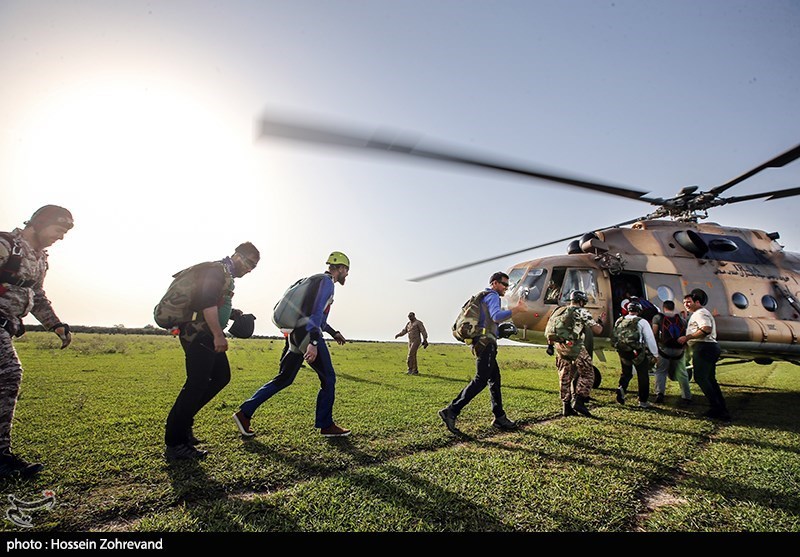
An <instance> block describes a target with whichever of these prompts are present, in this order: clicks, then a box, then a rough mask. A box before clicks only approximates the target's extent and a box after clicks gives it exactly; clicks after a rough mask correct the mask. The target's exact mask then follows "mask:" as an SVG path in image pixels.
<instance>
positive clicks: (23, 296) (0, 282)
mask: <svg viewBox="0 0 800 557" xmlns="http://www.w3.org/2000/svg"><path fill="white" fill-rule="evenodd" d="M72 226H73V221H72V214H70V212H69V211H68V210H66V209H64V208H63V207H58V206H56V205H45V206H44V207H41V208H40V209H39V210H37V211H36V212H35V213H34V214H33V216H31V218H30V220H28V221H26V222H25V228H23V229H19V228H16V229H14V230H13V231H12V232H0V478H4V477H9V476H15V475H19V476H23V477H26V476H32V475H34V474H36V473H38V472H39V471H40V470H41V469H42V468H43V466H42V465H41V464H39V463H28V462H25V461H24V460H22V459H21V458H19V457H18V456H16V455H14V454H13V453H12V452H11V422H12V421H13V418H14V409H15V408H16V405H17V396H18V395H19V388H20V382H21V381H22V365H21V364H20V361H19V358H18V357H17V353H16V351H15V350H14V345H13V343H12V337H19V336H21V335H22V334H23V333H24V332H25V328H24V326H23V324H22V318H23V317H25V316H26V315H28V313H32V314H33V316H34V317H35V318H36V319H37V320H38V321H39V322H40V323H41V324H42V325H44V327H45V328H46V329H47V330H49V331H53V332H54V333H56V334H57V335H58V336H59V338H60V339H61V348H66V347H67V346H68V345H69V343H70V342H72V335H71V334H70V331H69V325H67V324H66V323H62V322H61V320H60V319H59V318H58V316H57V315H56V314H55V312H54V311H53V308H52V306H51V305H50V300H48V299H47V296H46V295H45V292H44V290H43V284H44V277H45V274H46V273H47V252H46V251H45V248H48V247H50V246H51V245H53V244H54V243H55V242H57V241H58V240H61V239H62V238H63V237H64V235H65V234H66V233H67V232H68V231H69V230H70V229H71V228H72Z"/></svg>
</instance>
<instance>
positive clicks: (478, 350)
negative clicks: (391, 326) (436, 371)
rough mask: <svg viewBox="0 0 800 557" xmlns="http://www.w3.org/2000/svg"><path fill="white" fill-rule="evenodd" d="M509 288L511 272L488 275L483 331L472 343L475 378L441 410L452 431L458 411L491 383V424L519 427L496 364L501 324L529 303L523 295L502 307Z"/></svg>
mask: <svg viewBox="0 0 800 557" xmlns="http://www.w3.org/2000/svg"><path fill="white" fill-rule="evenodd" d="M506 290H508V275H507V274H505V273H502V272H497V273H494V274H493V275H492V276H491V277H490V278H489V288H487V289H485V290H484V292H485V294H484V295H483V297H482V300H481V311H480V318H479V319H478V324H477V330H478V331H480V334H478V335H477V336H476V337H474V338H473V339H472V342H471V343H470V344H471V345H472V353H473V354H474V355H475V362H476V364H475V365H476V368H477V369H476V372H475V377H474V378H473V379H472V381H470V382H469V384H468V385H467V386H466V387H464V389H463V390H462V391H461V392H460V393H459V395H458V396H457V397H456V398H454V399H453V401H452V402H451V403H450V404H448V405H447V406H445V407H444V408H442V409H441V410H439V417H440V418H441V419H442V421H443V422H444V424H445V426H447V429H449V430H450V431H451V432H452V433H458V429H457V428H456V418H458V415H459V413H461V411H462V410H463V409H464V407H465V406H466V405H467V404H469V403H470V401H471V400H472V399H473V398H475V396H476V395H477V394H478V393H480V392H481V391H482V390H483V389H484V388H485V387H486V386H487V385H489V394H490V395H491V399H492V413H493V414H494V421H493V422H492V426H494V427H496V428H498V429H502V430H514V429H516V428H517V423H516V422H514V421H511V420H510V419H508V417H507V416H506V412H505V410H504V409H503V398H502V395H501V391H500V366H498V365H497V338H498V334H499V331H498V324H500V323H502V322H503V321H506V320H507V319H509V318H510V317H512V316H513V315H515V314H517V313H520V312H522V311H525V310H526V309H527V306H526V304H525V299H524V298H523V297H520V299H519V302H518V303H517V305H515V306H514V307H513V308H511V309H506V310H504V309H502V308H501V306H500V297H501V296H504V295H505V293H506Z"/></svg>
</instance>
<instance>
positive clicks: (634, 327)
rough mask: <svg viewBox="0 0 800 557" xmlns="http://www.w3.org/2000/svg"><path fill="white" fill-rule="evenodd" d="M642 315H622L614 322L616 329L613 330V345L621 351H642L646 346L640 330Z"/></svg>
mask: <svg viewBox="0 0 800 557" xmlns="http://www.w3.org/2000/svg"><path fill="white" fill-rule="evenodd" d="M641 319H642V318H641V317H629V318H626V317H620V318H619V319H617V322H616V323H614V330H613V331H611V346H613V347H614V348H615V349H616V350H617V351H619V352H636V353H639V354H640V353H642V352H643V351H646V348H645V346H644V344H643V343H642V340H641V333H640V332H639V321H641Z"/></svg>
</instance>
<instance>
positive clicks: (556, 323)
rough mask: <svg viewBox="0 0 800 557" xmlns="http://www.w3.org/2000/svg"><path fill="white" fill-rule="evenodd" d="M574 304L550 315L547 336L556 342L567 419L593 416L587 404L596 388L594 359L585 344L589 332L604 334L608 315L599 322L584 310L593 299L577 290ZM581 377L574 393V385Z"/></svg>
mask: <svg viewBox="0 0 800 557" xmlns="http://www.w3.org/2000/svg"><path fill="white" fill-rule="evenodd" d="M569 299H570V304H569V305H568V306H561V307H559V308H557V309H556V310H555V311H554V312H553V314H552V315H551V316H550V320H549V321H548V323H547V328H546V330H545V334H546V335H547V341H548V342H552V343H555V352H556V368H557V369H558V377H559V381H560V384H561V388H560V390H561V402H562V404H563V414H564V416H573V415H574V414H575V413H576V412H577V413H579V414H583V415H584V416H587V417H592V414H591V413H590V412H589V409H588V408H586V402H587V401H588V400H589V395H590V393H591V390H592V385H594V368H593V367H592V357H591V356H590V355H589V352H588V351H587V350H586V346H585V345H584V338H585V332H584V331H585V329H587V328H588V329H590V330H591V331H592V332H593V333H594V334H596V335H597V334H600V333H601V332H602V331H603V320H604V319H605V317H606V312H605V311H604V312H602V313H601V314H600V318H599V319H597V320H595V319H594V318H593V317H592V315H591V314H590V313H589V312H588V310H586V309H585V308H584V306H585V305H586V303H587V302H588V301H589V298H588V297H587V296H586V293H585V292H582V291H580V290H574V291H573V292H572V293H570V296H569ZM576 377H577V382H576V383H575V386H574V390H575V392H574V393H573V392H572V390H573V382H574V379H575V378H576Z"/></svg>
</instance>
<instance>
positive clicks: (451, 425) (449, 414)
mask: <svg viewBox="0 0 800 557" xmlns="http://www.w3.org/2000/svg"><path fill="white" fill-rule="evenodd" d="M439 417H440V418H441V419H442V421H443V422H444V425H446V426H447V429H449V430H450V431H451V432H452V433H459V431H458V428H457V427H456V415H455V414H453V411H452V410H451V409H450V407H449V406H446V407H444V408H442V409H441V410H439Z"/></svg>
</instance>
